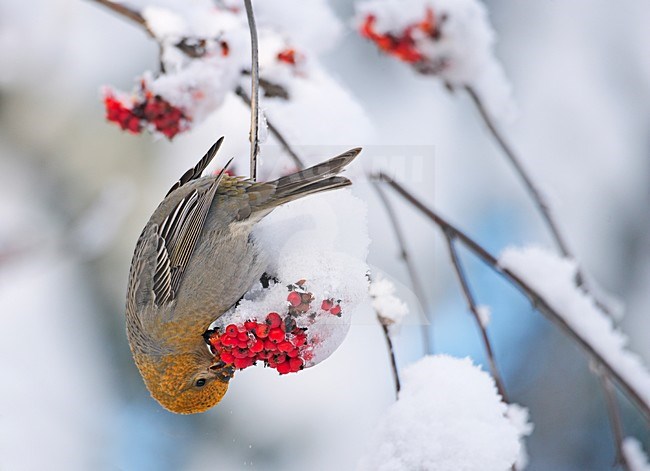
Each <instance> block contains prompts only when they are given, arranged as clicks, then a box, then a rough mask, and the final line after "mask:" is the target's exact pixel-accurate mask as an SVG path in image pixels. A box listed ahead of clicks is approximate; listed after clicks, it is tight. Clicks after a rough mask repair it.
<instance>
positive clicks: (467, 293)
mask: <svg viewBox="0 0 650 471" xmlns="http://www.w3.org/2000/svg"><path fill="white" fill-rule="evenodd" d="M444 233H445V240H446V241H447V247H448V248H449V255H450V256H451V262H452V265H453V267H454V271H455V272H456V276H457V277H458V282H459V283H460V286H461V289H462V291H463V296H464V297H465V301H467V307H468V308H469V310H470V311H471V312H472V314H473V316H474V320H475V321H476V325H477V326H478V328H479V330H480V332H481V338H482V339H483V346H484V348H485V353H486V355H487V358H488V363H489V365H490V373H491V374H492V377H493V378H494V382H495V383H496V386H497V390H498V391H499V394H501V397H502V398H503V401H504V402H506V403H509V402H510V401H509V399H508V394H507V393H506V387H505V383H504V382H503V379H502V378H501V374H500V373H499V369H498V368H497V362H496V359H495V357H494V351H493V349H492V344H491V343H490V338H489V337H488V333H487V329H486V328H485V326H484V325H483V322H482V321H481V315H480V314H479V312H478V307H477V306H476V301H475V300H474V295H473V294H472V290H471V288H470V286H469V281H468V280H467V276H466V275H465V270H464V269H463V265H462V264H461V262H460V258H459V257H458V252H457V250H456V246H455V245H454V236H453V235H452V234H450V233H448V232H447V231H444Z"/></svg>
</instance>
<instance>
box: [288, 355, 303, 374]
mask: <svg viewBox="0 0 650 471" xmlns="http://www.w3.org/2000/svg"><path fill="white" fill-rule="evenodd" d="M303 365H304V362H303V361H302V360H301V359H300V358H291V359H290V360H289V367H290V368H291V371H293V372H295V371H300V370H301V369H302V367H303Z"/></svg>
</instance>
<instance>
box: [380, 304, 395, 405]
mask: <svg viewBox="0 0 650 471" xmlns="http://www.w3.org/2000/svg"><path fill="white" fill-rule="evenodd" d="M377 318H378V319H379V323H380V324H381V329H382V331H383V332H384V338H385V339H386V346H387V347H388V356H390V366H391V368H392V370H393V379H394V380H395V396H396V397H397V396H399V390H400V387H401V386H400V382H399V373H398V371H397V362H396V360H395V351H394V350H393V341H392V340H391V338H390V333H389V332H388V326H387V325H386V324H384V323H383V322H382V320H381V316H380V315H379V313H377Z"/></svg>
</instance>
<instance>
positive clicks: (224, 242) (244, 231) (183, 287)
mask: <svg viewBox="0 0 650 471" xmlns="http://www.w3.org/2000/svg"><path fill="white" fill-rule="evenodd" d="M222 142H223V137H222V138H221V139H219V141H217V142H216V143H215V144H214V145H213V146H212V147H211V148H210V150H209V151H208V152H207V154H206V155H205V156H204V157H203V158H202V159H201V160H200V161H199V162H198V163H197V164H196V166H195V167H194V168H192V169H190V170H188V171H187V172H186V173H185V174H184V175H183V176H182V177H181V178H180V180H179V181H178V182H176V183H175V184H174V186H172V188H171V189H170V190H169V192H168V193H167V195H166V196H165V198H164V199H163V201H162V203H160V205H159V206H158V208H156V210H155V211H154V213H153V215H152V216H151V219H150V220H149V222H148V223H147V225H146V226H145V228H144V230H143V231H142V234H141V235H140V238H139V239H138V242H137V244H136V247H135V252H134V254H133V261H132V262H131V271H130V273H129V283H128V290H127V299H126V326H127V335H128V339H129V344H130V346H131V352H132V353H133V358H134V360H135V363H136V365H137V367H138V369H139V370H140V373H141V374H142V377H143V379H144V382H145V384H146V386H147V388H148V389H149V391H150V392H151V395H152V396H153V397H154V398H155V399H156V400H157V401H158V402H159V403H160V404H161V405H162V406H163V407H165V408H166V409H168V410H170V411H171V412H176V413H181V414H192V413H197V412H203V411H205V410H207V409H209V408H210V407H212V406H214V405H215V404H217V403H218V402H219V401H220V400H221V399H222V397H223V396H224V394H225V393H226V390H227V389H228V381H229V380H230V378H231V377H232V375H233V373H234V371H233V369H232V366H226V365H225V364H223V363H221V362H218V361H216V360H215V357H214V356H213V355H212V354H211V353H210V351H209V349H208V348H207V346H206V343H205V340H204V338H203V334H204V333H205V332H206V330H207V329H208V327H209V326H210V324H211V323H212V322H214V321H215V320H216V319H217V318H218V317H220V316H221V315H222V314H223V313H224V312H226V311H228V310H229V309H230V308H231V307H232V306H233V305H234V304H235V303H236V302H237V301H238V300H239V299H241V297H242V296H243V295H244V294H245V293H246V292H247V291H248V290H249V289H250V288H251V287H252V286H253V284H254V283H256V282H258V281H259V280H260V278H261V277H262V275H263V274H264V270H265V265H266V263H265V260H266V254H264V253H263V251H262V249H261V248H260V247H259V246H257V245H256V244H255V241H254V240H253V239H252V238H251V237H250V234H251V231H252V230H253V228H254V227H255V224H257V223H258V222H259V221H260V220H261V219H262V218H264V217H265V216H266V215H268V214H269V213H270V212H271V211H273V209H274V208H276V207H277V206H279V205H281V204H284V203H287V202H289V201H293V200H296V199H298V198H302V197H304V196H308V195H312V194H315V193H320V192H321V191H327V190H333V189H336V188H342V187H345V186H348V185H350V184H351V182H350V180H348V179H347V178H344V177H341V176H338V174H339V173H340V172H341V171H343V169H344V168H345V167H346V166H347V165H348V164H349V163H350V162H352V160H353V159H354V158H355V157H356V156H357V155H358V154H359V152H360V151H361V149H358V148H357V149H352V150H349V151H347V152H345V153H344V154H341V155H339V156H338V157H334V158H333V159H331V160H328V161H326V162H323V163H321V164H319V165H316V166H314V167H311V168H308V169H305V170H302V171H300V172H296V173H293V174H291V175H287V176H285V177H282V178H279V179H277V180H275V181H272V182H263V183H253V182H252V181H250V180H247V179H245V178H242V177H230V176H228V175H226V174H225V173H224V172H225V169H226V168H227V166H228V165H226V166H224V170H222V171H221V173H219V174H218V175H217V176H206V177H202V176H201V174H202V173H203V171H204V170H205V168H206V167H207V166H208V164H209V163H210V162H211V161H212V159H213V157H214V156H215V154H216V153H217V151H218V150H219V147H220V146H221V143H222ZM229 163H230V162H229Z"/></svg>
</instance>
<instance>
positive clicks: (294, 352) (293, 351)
mask: <svg viewBox="0 0 650 471" xmlns="http://www.w3.org/2000/svg"><path fill="white" fill-rule="evenodd" d="M287 355H288V356H289V358H296V357H297V356H298V355H300V350H298V349H297V348H292V349H291V350H289V351H288V352H287Z"/></svg>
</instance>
